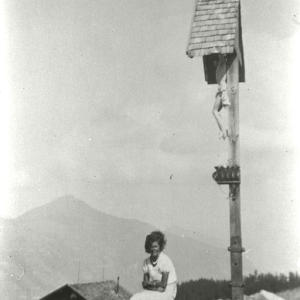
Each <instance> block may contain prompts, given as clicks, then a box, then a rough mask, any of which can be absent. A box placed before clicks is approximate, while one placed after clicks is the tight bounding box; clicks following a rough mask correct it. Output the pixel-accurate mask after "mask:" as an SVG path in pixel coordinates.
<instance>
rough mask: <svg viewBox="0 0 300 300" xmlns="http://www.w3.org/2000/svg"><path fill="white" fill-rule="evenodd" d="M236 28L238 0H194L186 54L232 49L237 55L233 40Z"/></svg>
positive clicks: (238, 16)
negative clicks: (193, 12)
mask: <svg viewBox="0 0 300 300" xmlns="http://www.w3.org/2000/svg"><path fill="white" fill-rule="evenodd" d="M240 29H241V22H240V0H197V1H196V8H195V15H194V18H193V23H192V28H191V32H190V38H189V44H188V49H187V55H188V56H189V57H194V56H204V55H209V54H213V53H223V54H225V53H233V52H234V50H236V52H237V53H238V55H239V56H240V54H239V44H238V43H239V42H238V40H237V36H238V35H239V34H241V30H240ZM240 38H241V36H240ZM240 43H241V41H240Z"/></svg>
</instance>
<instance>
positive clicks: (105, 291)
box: [70, 281, 131, 300]
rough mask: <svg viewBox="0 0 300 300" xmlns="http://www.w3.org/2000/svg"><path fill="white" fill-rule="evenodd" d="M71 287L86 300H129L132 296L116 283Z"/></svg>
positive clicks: (73, 285)
mask: <svg viewBox="0 0 300 300" xmlns="http://www.w3.org/2000/svg"><path fill="white" fill-rule="evenodd" d="M70 287H71V288H72V289H73V290H75V291H76V292H77V293H78V294H80V295H81V296H83V297H84V299H86V300H129V299H130V297H131V294H130V293H129V292H128V291H126V290H125V289H124V288H122V287H119V290H118V291H117V290H116V289H117V284H116V282H114V281H104V282H90V283H78V284H70Z"/></svg>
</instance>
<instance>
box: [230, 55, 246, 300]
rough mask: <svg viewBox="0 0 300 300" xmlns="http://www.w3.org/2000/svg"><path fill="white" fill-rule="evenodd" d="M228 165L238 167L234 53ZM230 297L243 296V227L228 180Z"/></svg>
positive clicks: (238, 198)
mask: <svg viewBox="0 0 300 300" xmlns="http://www.w3.org/2000/svg"><path fill="white" fill-rule="evenodd" d="M227 91H228V96H229V99H230V102H231V105H230V107H229V108H228V135H229V138H228V140H229V167H240V142H239V137H240V136H239V60H238V56H237V55H236V54H235V53H234V54H231V55H229V57H228V61H227ZM229 199H230V200H229V201H230V247H229V248H228V250H229V251H230V253H231V254H230V263H231V282H230V285H231V297H232V300H243V265H242V252H243V248H242V230H241V195H240V184H229Z"/></svg>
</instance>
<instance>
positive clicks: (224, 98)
mask: <svg viewBox="0 0 300 300" xmlns="http://www.w3.org/2000/svg"><path fill="white" fill-rule="evenodd" d="M214 65H215V66H216V67H217V69H216V80H217V84H218V92H217V93H216V99H215V103H214V106H213V110H212V113H213V115H214V117H215V119H216V121H217V124H218V126H219V129H220V131H221V138H222V139H223V140H225V139H226V137H227V136H228V134H227V130H226V128H225V125H224V124H223V120H222V116H221V114H220V111H221V109H222V108H224V109H226V108H228V107H229V106H230V101H229V98H228V94H227V84H226V58H225V56H224V55H223V54H219V59H218V60H217V59H216V60H214Z"/></svg>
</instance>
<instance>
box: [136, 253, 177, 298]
mask: <svg viewBox="0 0 300 300" xmlns="http://www.w3.org/2000/svg"><path fill="white" fill-rule="evenodd" d="M163 272H168V273H169V276H168V284H167V287H166V290H165V291H164V292H158V291H149V290H144V291H143V292H141V293H137V294H135V295H133V296H132V297H131V300H173V299H174V298H175V296H176V292H177V283H176V282H177V277H176V272H175V268H174V265H173V263H172V261H171V259H170V258H169V257H168V256H167V255H166V254H164V253H163V252H161V253H160V255H159V257H158V260H157V264H156V265H155V266H153V265H152V263H151V261H150V257H148V258H147V259H145V261H144V264H143V273H144V274H145V273H148V274H149V280H150V281H161V278H162V273H163Z"/></svg>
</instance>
